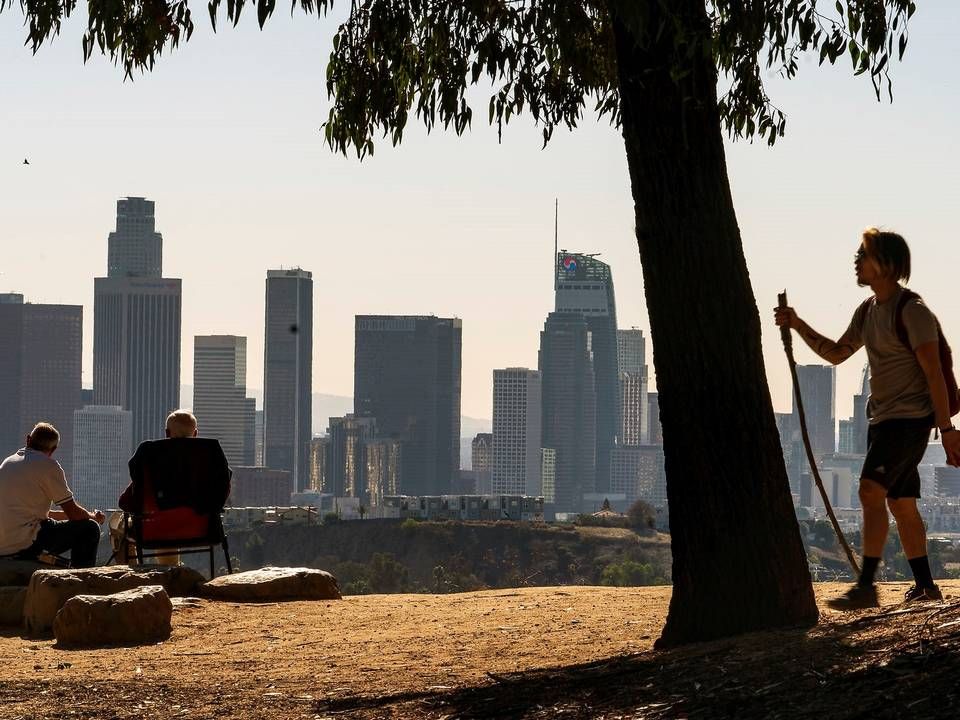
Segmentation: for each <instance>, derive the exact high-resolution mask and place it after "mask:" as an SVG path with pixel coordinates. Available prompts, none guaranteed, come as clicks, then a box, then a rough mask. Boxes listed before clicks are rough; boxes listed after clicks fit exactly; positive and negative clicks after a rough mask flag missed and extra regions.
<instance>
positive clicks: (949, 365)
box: [894, 288, 960, 417]
mask: <svg viewBox="0 0 960 720" xmlns="http://www.w3.org/2000/svg"><path fill="white" fill-rule="evenodd" d="M914 299H916V300H920V299H921V298H920V296H919V295H918V294H917V293H915V292H913V291H912V290H907V289H906V288H904V289H903V292H902V293H900V300H899V301H898V302H897V312H896V315H895V316H894V317H895V318H896V320H895V323H896V331H897V337H898V338H900V342H902V343H903V344H904V346H905V347H906V348H907V350H909V351H910V352H913V348H912V347H910V338H909V336H908V335H907V326H906V325H905V324H904V322H903V308H904V307H906V305H907V303H908V302H910V301H911V300H914ZM937 341H938V343H939V345H940V369H941V370H942V371H943V380H944V382H945V383H946V385H947V401H948V404H949V405H950V417H953V416H954V415H956V414H957V413H958V412H960V391H958V389H957V378H956V376H955V375H954V374H953V351H952V350H950V343H948V342H947V339H946V338H945V337H944V336H943V329H942V328H941V327H940V321H939V320H937Z"/></svg>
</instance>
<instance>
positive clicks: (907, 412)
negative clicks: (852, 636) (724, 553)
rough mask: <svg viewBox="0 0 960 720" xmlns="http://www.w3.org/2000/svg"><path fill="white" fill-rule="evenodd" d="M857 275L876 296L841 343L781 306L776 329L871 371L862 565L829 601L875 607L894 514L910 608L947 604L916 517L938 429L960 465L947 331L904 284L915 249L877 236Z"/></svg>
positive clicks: (871, 235) (950, 457)
mask: <svg viewBox="0 0 960 720" xmlns="http://www.w3.org/2000/svg"><path fill="white" fill-rule="evenodd" d="M854 269H855V271H856V275H857V284H858V285H860V286H861V287H863V286H869V287H870V289H871V290H872V291H873V296H872V297H870V298H868V299H867V300H866V301H865V302H864V303H863V304H861V305H860V307H858V308H857V310H856V312H855V313H854V315H853V319H852V320H851V322H850V326H849V327H848V328H847V330H846V332H845V333H844V334H843V336H842V337H841V338H840V339H839V340H838V341H836V342H834V341H833V340H830V339H828V338H826V337H824V336H823V335H821V334H820V333H818V332H817V331H816V330H814V329H813V328H811V327H810V326H809V325H807V323H805V322H804V321H803V320H801V319H800V318H799V317H798V316H797V314H796V312H794V310H793V308H777V309H775V312H776V323H777V325H779V326H788V327H790V328H791V329H793V330H796V331H797V332H798V333H799V334H800V337H802V338H803V340H804V342H806V344H807V345H808V346H809V347H810V349H811V350H813V351H814V352H815V353H816V354H817V355H819V356H820V357H822V358H823V359H824V360H826V361H827V362H829V363H832V364H834V365H838V364H839V363H842V362H843V361H844V360H846V359H847V358H849V357H850V356H851V355H853V354H854V353H855V352H856V351H857V350H859V349H860V348H861V347H863V346H866V349H867V358H868V360H869V363H870V400H869V404H868V406H867V416H868V418H869V430H868V434H867V456H866V458H865V460H864V463H863V470H862V471H861V473H860V491H859V495H860V503H861V505H862V506H863V564H862V570H861V573H860V578H859V580H858V581H857V583H856V585H854V586H853V587H852V588H850V590H848V591H847V592H846V593H845V594H844V595H842V596H841V597H839V598H836V599H833V600H831V601H829V602H828V605H830V606H831V607H833V608H835V609H841V610H852V609H858V608H865V607H877V605H878V602H877V590H876V587H875V585H874V582H873V581H874V576H875V574H876V571H877V566H878V565H879V563H880V558H881V557H882V555H883V546H884V544H885V543H886V539H887V526H888V522H889V518H888V515H887V509H888V508H889V510H890V512H892V513H893V517H894V519H895V520H896V522H897V532H898V533H899V535H900V542H901V543H902V545H903V551H904V553H905V554H906V556H907V559H908V560H909V562H910V569H911V570H912V571H913V576H914V580H915V585H914V586H913V587H912V588H911V589H910V590H908V591H907V594H906V601H907V602H912V601H923V600H942V599H943V596H942V594H941V593H940V589H939V588H938V587H937V585H936V583H934V582H933V578H932V577H931V573H930V564H929V562H928V560H927V538H926V530H925V528H924V525H923V519H922V518H921V517H920V513H919V511H918V510H917V498H918V497H920V475H919V474H918V472H917V465H919V464H920V461H921V459H923V454H924V451H925V450H926V448H927V443H928V442H929V439H930V430H931V428H933V427H936V428H938V429H939V431H940V437H941V441H942V443H943V449H944V451H945V452H946V456H947V463H949V464H950V465H960V432H957V429H956V428H955V427H954V426H953V424H952V423H951V421H950V400H949V397H948V391H947V384H946V381H945V380H944V375H943V368H942V367H941V364H940V326H939V323H938V322H937V319H936V317H934V315H933V313H932V312H930V310H929V309H928V308H927V306H926V305H925V304H924V303H923V301H922V300H921V299H920V297H919V296H918V295H916V294H915V293H912V292H911V291H909V290H906V289H905V288H903V287H902V286H901V285H900V281H901V280H903V281H904V282H906V281H907V280H909V278H910V250H909V248H908V247H907V243H906V241H905V240H904V239H903V237H901V236H900V235H898V234H896V233H892V232H885V231H880V230H878V229H876V228H869V229H868V230H866V231H865V232H864V233H863V238H862V242H861V245H860V248H859V250H857V253H856V256H855V261H854Z"/></svg>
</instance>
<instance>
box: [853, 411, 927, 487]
mask: <svg viewBox="0 0 960 720" xmlns="http://www.w3.org/2000/svg"><path fill="white" fill-rule="evenodd" d="M932 427H933V416H932V415H930V416H929V417H925V418H904V419H893V420H884V421H883V422H878V423H877V424H876V425H871V426H870V428H869V429H868V431H867V457H866V458H865V459H864V461H863V470H862V471H861V473H860V477H861V478H867V479H868V480H873V481H874V482H876V483H879V484H880V485H883V487H885V488H886V489H887V497H888V498H893V499H897V498H905V497H912V498H918V497H920V474H919V473H918V472H917V465H919V464H920V461H921V460H923V454H924V452H926V450H927V443H928V442H930V430H931V428H932Z"/></svg>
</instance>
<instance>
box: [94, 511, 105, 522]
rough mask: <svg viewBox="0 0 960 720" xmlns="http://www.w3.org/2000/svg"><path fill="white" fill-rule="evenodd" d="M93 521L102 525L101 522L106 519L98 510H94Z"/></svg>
mask: <svg viewBox="0 0 960 720" xmlns="http://www.w3.org/2000/svg"><path fill="white" fill-rule="evenodd" d="M92 515H93V519H94V520H96V521H97V522H98V523H99V524H100V525H103V521H104V520H106V519H107V516H106V515H104V514H103V512H102V511H100V510H94V511H93V513H92Z"/></svg>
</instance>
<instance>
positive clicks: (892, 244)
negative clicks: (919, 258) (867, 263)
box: [863, 227, 910, 282]
mask: <svg viewBox="0 0 960 720" xmlns="http://www.w3.org/2000/svg"><path fill="white" fill-rule="evenodd" d="M863 247H864V248H866V250H867V252H868V253H870V254H871V255H872V256H873V257H874V258H876V260H877V263H879V265H880V269H881V270H883V272H884V273H888V274H889V275H891V276H892V277H893V279H894V280H903V281H904V282H907V281H908V280H909V279H910V248H909V247H907V241H906V240H904V239H903V236H902V235H898V234H897V233H895V232H887V231H886V230H880V229H878V228H875V227H870V228H867V229H866V230H864V231H863Z"/></svg>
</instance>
